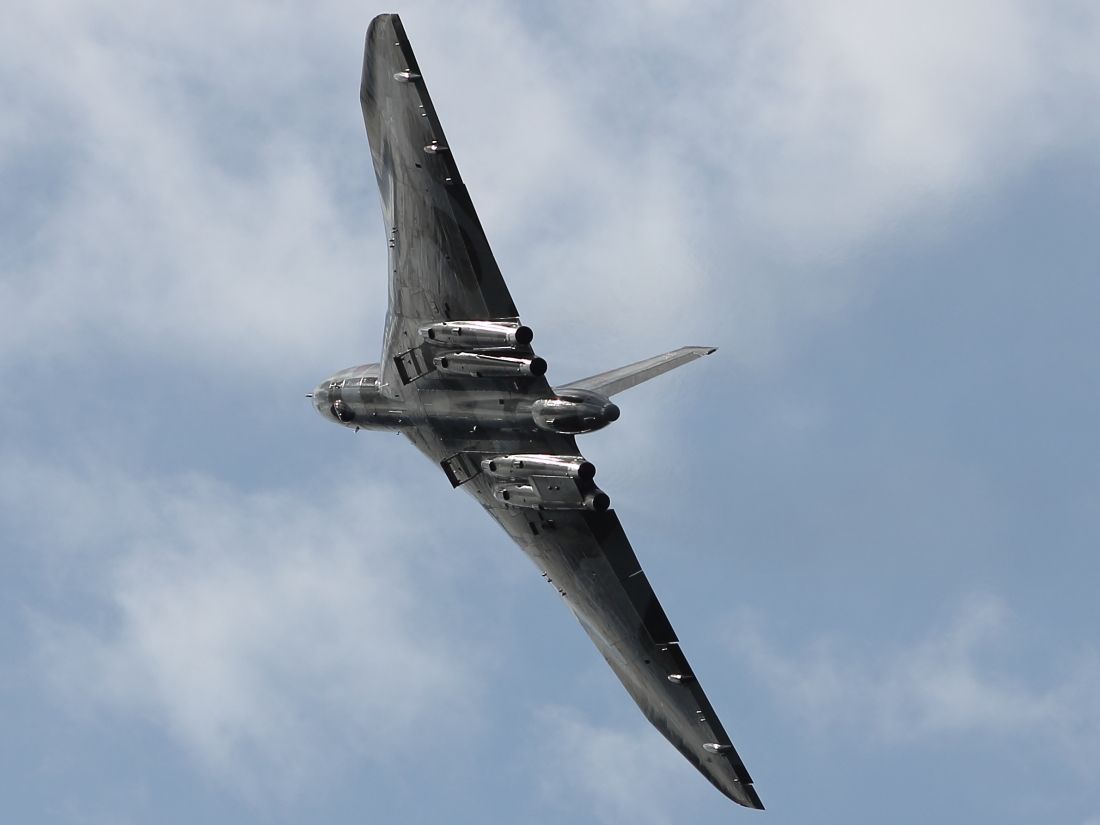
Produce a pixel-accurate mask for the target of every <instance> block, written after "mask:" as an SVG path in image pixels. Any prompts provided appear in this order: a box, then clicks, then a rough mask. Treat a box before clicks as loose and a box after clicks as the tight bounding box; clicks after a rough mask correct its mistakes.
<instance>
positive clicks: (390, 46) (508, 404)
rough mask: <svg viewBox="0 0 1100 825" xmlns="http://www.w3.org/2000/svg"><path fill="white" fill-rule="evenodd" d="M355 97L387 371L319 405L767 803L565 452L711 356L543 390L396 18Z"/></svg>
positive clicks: (704, 764)
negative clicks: (630, 402)
mask: <svg viewBox="0 0 1100 825" xmlns="http://www.w3.org/2000/svg"><path fill="white" fill-rule="evenodd" d="M360 99H361V102H362V105H363V119H364V121H365V122H366V127H367V137H368V139H369V142H370V149H371V154H372V156H373V159H374V171H375V174H376V175H377V177H378V187H379V190H380V192H381V196H382V213H383V216H384V218H385V222H386V235H387V239H388V244H389V293H390V294H389V311H388V315H387V318H386V329H385V335H384V341H383V346H382V360H381V363H379V364H365V365H363V366H359V367H351V368H349V369H346V370H342V371H340V372H338V373H336V374H335V375H333V376H332V377H331V378H329V379H328V380H326V381H323V382H321V384H320V385H319V386H318V387H317V388H316V389H315V390H314V392H313V394H312V398H313V404H314V406H315V407H316V408H317V411H318V412H319V413H320V414H321V415H322V416H324V417H325V418H327V419H329V420H331V421H334V422H336V423H337V424H341V425H343V426H345V427H348V428H350V429H354V430H359V429H365V430H390V431H397V432H399V433H401V434H403V435H404V436H405V437H406V438H408V439H409V440H410V441H411V442H412V443H413V444H415V445H416V447H417V448H419V449H420V451H421V452H422V453H424V455H426V456H427V457H428V458H429V459H431V460H432V461H433V462H434V463H435V464H436V465H438V466H439V467H441V468H442V470H443V473H444V474H445V475H446V477H447V479H448V480H449V481H450V482H451V484H452V485H453V486H454V487H461V488H462V489H463V490H465V491H467V492H468V493H469V494H470V495H472V496H473V497H474V499H475V500H476V501H477V502H478V503H479V504H480V505H481V506H482V507H484V508H485V511H486V512H487V513H488V514H489V515H490V516H491V517H492V518H493V519H495V520H496V521H497V523H499V524H500V526H501V527H503V528H504V529H505V531H506V532H507V533H508V534H509V535H510V536H511V537H512V539H513V540H514V541H515V542H516V544H518V545H519V546H520V547H521V548H522V549H523V551H524V552H525V553H526V554H527V555H528V556H530V557H531V560H532V561H533V562H534V563H535V564H536V565H537V566H538V568H539V569H540V570H541V571H542V572H543V574H544V575H545V576H546V577H547V578H548V579H550V580H551V581H552V582H553V583H554V585H555V586H556V587H557V588H558V592H559V593H560V594H561V596H562V599H563V600H564V601H565V603H566V604H567V605H568V606H569V608H570V609H571V610H572V611H573V614H574V615H575V616H576V617H577V619H578V620H579V621H580V623H581V625H582V626H583V627H584V629H585V631H586V632H587V633H588V635H589V636H590V637H591V638H592V641H593V642H594V643H595V645H596V647H597V648H599V651H600V653H602V654H603V656H604V658H605V659H606V660H607V663H608V664H609V665H610V666H611V669H612V670H614V671H615V674H616V675H617V676H618V677H619V679H620V680H621V681H622V683H623V685H624V686H625V687H626V689H627V691H628V692H629V693H630V695H631V696H632V697H633V698H634V700H635V701H636V702H637V703H638V706H639V707H640V708H641V710H642V712H643V713H644V714H645V716H646V717H647V718H648V719H649V721H650V722H652V723H653V725H654V726H655V727H656V728H657V729H658V730H659V731H660V732H661V733H662V734H664V736H665V737H666V738H667V739H668V740H669V741H670V742H672V744H673V745H675V746H676V748H677V749H679V751H680V752H681V753H682V754H683V755H684V756H685V757H687V759H688V761H689V762H691V764H692V765H694V766H695V767H696V768H698V770H699V771H700V772H701V773H702V774H703V775H704V776H706V778H707V779H709V780H710V781H711V782H712V783H713V784H714V785H715V786H716V787H717V788H718V789H719V790H720V791H722V793H724V794H725V795H726V796H728V797H729V798H730V799H732V800H734V801H735V802H739V803H740V804H742V805H745V806H747V807H750V808H762V807H763V805H761V803H760V797H759V796H757V794H756V791H755V790H754V789H753V786H752V779H751V778H750V777H749V773H748V771H747V770H745V765H744V763H743V762H742V761H741V758H740V757H739V756H738V755H737V751H736V750H735V749H734V747H733V744H732V743H731V742H730V738H729V736H728V735H727V734H726V731H725V729H724V728H723V727H722V724H721V722H719V721H718V716H717V714H716V713H715V712H714V708H713V707H711V704H710V702H709V701H708V700H707V697H706V694H705V693H704V692H703V688H702V687H701V686H700V684H699V682H698V680H697V679H696V678H695V676H694V674H693V672H692V669H691V666H690V665H689V664H688V661H687V659H686V658H685V656H684V654H683V652H682V651H681V650H680V644H679V641H678V639H677V637H676V634H675V632H673V630H672V625H671V624H670V623H669V620H668V617H667V616H665V611H664V610H663V609H662V608H661V605H660V603H659V602H658V601H657V597H656V596H655V595H654V593H653V589H652V588H651V587H650V584H649V580H648V579H647V578H646V575H645V573H644V572H642V568H641V565H640V564H639V563H638V558H637V556H635V554H634V550H633V549H632V548H631V546H630V542H629V541H628V540H627V538H626V534H625V533H624V532H623V528H622V525H621V524H620V523H619V518H618V516H617V515H616V514H615V511H614V510H612V509H610V499H609V498H608V496H607V494H606V493H604V492H603V491H602V490H601V489H600V488H599V486H597V484H596V479H595V474H596V470H595V468H594V467H593V465H592V464H591V462H589V461H587V460H586V459H585V458H584V456H583V455H581V451H580V449H579V448H578V447H577V441H576V436H578V435H581V434H583V433H589V432H592V431H594V430H599V429H601V428H603V427H606V426H607V425H608V424H611V423H612V422H613V421H615V420H616V419H617V418H618V417H619V408H618V407H617V406H616V405H615V403H614V402H612V401H611V398H612V397H613V396H615V395H617V394H618V393H621V392H622V391H624V390H627V389H629V388H631V387H633V386H636V385H637V384H640V383H641V382H643V381H648V380H649V379H650V378H653V377H655V376H657V375H660V374H661V373H664V372H667V371H668V370H671V369H673V368H675V367H678V366H681V365H683V364H686V363H688V362H689V361H693V360H695V359H697V358H700V357H701V356H704V355H708V354H710V353H711V352H713V351H714V350H713V348H710V347H683V348H681V349H678V350H675V351H673V352H668V353H665V354H664V355H658V356H656V357H654V358H649V359H646V360H644V361H639V362H638V363H636V364H631V365H629V366H626V367H620V368H619V369H614V370H610V371H609V372H603V373H600V374H598V375H593V376H592V377H590V378H584V379H582V380H580V381H574V382H572V383H570V384H566V385H564V386H561V387H551V386H550V385H549V383H547V381H546V378H545V373H546V362H545V361H544V360H543V359H542V358H540V357H538V356H537V355H535V352H534V350H533V349H532V346H531V344H532V340H533V335H532V332H531V329H530V328H529V327H527V326H525V325H524V324H523V322H522V321H521V320H520V317H519V312H518V311H517V310H516V306H515V304H514V303H513V302H512V296H511V295H510V294H509V292H508V286H507V285H506V284H505V283H504V278H503V277H502V276H501V273H500V269H499V268H498V267H497V263H496V260H495V259H494V258H493V252H492V250H491V249H490V248H489V242H488V241H487V240H486V238H485V233H484V232H483V231H482V228H481V223H480V221H479V220H478V217H477V214H476V213H475V212H474V207H473V203H472V202H471V201H470V195H469V193H468V192H467V191H466V186H465V184H464V183H463V182H462V177H461V175H459V172H458V167H457V166H456V165H455V160H454V155H453V154H452V152H451V148H450V146H449V144H448V143H447V138H446V137H445V136H444V134H443V128H442V126H441V125H440V123H439V118H438V117H437V116H436V111H435V107H434V106H433V105H432V101H431V98H430V97H429V96H428V89H427V87H426V86H425V84H424V78H423V77H422V76H421V73H420V67H419V66H418V65H417V62H416V58H415V57H414V56H413V51H412V47H411V46H410V45H409V38H408V36H407V35H406V34H405V29H404V27H403V26H402V24H401V20H400V19H399V18H398V16H397V15H382V16H380V17H378V18H376V19H375V20H373V21H372V22H371V24H370V29H369V30H368V32H367V43H366V56H365V59H364V63H363V83H362V88H361V91H360Z"/></svg>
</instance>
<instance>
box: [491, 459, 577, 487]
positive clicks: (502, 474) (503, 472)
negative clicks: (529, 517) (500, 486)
mask: <svg viewBox="0 0 1100 825" xmlns="http://www.w3.org/2000/svg"><path fill="white" fill-rule="evenodd" d="M481 469H482V471H483V472H484V473H486V474H487V475H490V476H492V477H493V478H497V479H500V480H502V481H522V480H524V479H527V478H530V477H531V476H533V475H543V476H561V477H562V478H572V479H580V480H581V481H591V480H592V478H593V477H594V476H595V475H596V467H595V466H594V465H593V464H592V462H590V461H586V460H585V459H584V457H583V456H579V455H577V456H566V455H527V454H520V455H498V456H495V457H493V458H486V459H483V460H482V462H481Z"/></svg>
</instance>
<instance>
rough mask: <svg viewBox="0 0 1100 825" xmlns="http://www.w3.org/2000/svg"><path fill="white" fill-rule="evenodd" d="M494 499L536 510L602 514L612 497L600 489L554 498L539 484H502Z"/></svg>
mask: <svg viewBox="0 0 1100 825" xmlns="http://www.w3.org/2000/svg"><path fill="white" fill-rule="evenodd" d="M567 483H569V482H568V481H567ZM493 497H494V498H495V499H496V500H497V501H499V502H501V503H502V504H511V505H512V506H513V507H529V508H531V509H534V510H594V511H596V512H598V513H602V512H603V511H604V510H606V509H607V508H608V507H610V506H611V499H610V497H608V495H607V493H605V492H604V491H603V490H601V489H599V488H598V487H593V488H592V489H591V490H589V491H588V492H587V493H583V494H582V493H580V492H579V491H578V492H577V494H576V495H575V496H567V497H565V496H563V497H561V498H554V497H551V496H550V495H547V494H546V492H545V491H540V490H539V486H538V485H537V484H501V485H500V486H498V487H497V488H496V489H494V490H493Z"/></svg>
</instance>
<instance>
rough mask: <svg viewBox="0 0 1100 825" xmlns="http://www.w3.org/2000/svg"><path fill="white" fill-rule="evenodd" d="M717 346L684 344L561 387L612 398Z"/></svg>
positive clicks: (705, 353)
mask: <svg viewBox="0 0 1100 825" xmlns="http://www.w3.org/2000/svg"><path fill="white" fill-rule="evenodd" d="M716 349H717V347H680V349H674V350H673V351H672V352H666V353H665V354H664V355H654V356H653V357H652V358H646V359H645V360H644V361H638V362H636V363H634V364H627V365H626V366H625V367H619V368H618V369H614V370H608V371H607V372H601V373H600V374H599V375H592V376H589V377H588V378H582V379H581V380H580V381H573V382H572V383H569V384H566V385H565V386H564V387H561V389H563V390H568V389H574V390H594V391H596V392H599V393H602V394H603V395H606V396H608V397H609V398H610V397H611V396H612V395H615V394H616V393H620V392H622V391H623V390H629V389H630V388H631V387H636V386H638V385H639V384H641V383H642V382H643V381H648V380H649V379H650V378H656V377H657V376H658V375H660V374H661V373H665V372H668V371H669V370H673V369H676V367H679V366H683V365H684V364H686V363H688V362H689V361H694V360H695V359H696V358H702V357H703V356H704V355H710V354H711V353H712V352H714V351H715V350H716Z"/></svg>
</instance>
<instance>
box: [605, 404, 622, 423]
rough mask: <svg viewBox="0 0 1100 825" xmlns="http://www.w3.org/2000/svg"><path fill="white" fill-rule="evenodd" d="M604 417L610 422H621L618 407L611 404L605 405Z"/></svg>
mask: <svg viewBox="0 0 1100 825" xmlns="http://www.w3.org/2000/svg"><path fill="white" fill-rule="evenodd" d="M603 417H604V418H605V419H607V420H608V421H618V420H619V407H618V405H616V404H612V403H611V402H608V403H607V404H605V405H604V408H603Z"/></svg>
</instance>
